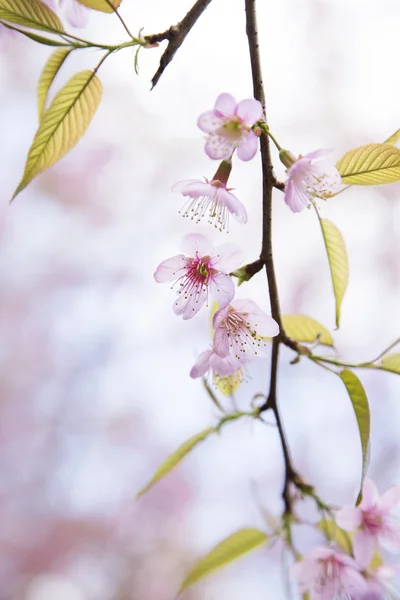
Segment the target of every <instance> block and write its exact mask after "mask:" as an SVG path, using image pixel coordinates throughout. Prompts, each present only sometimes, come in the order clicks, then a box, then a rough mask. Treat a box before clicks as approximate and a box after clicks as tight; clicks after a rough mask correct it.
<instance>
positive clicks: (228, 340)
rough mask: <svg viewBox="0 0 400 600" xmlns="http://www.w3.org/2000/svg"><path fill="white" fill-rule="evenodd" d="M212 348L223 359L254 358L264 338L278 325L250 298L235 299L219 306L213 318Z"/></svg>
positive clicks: (276, 328) (274, 331) (243, 360)
mask: <svg viewBox="0 0 400 600" xmlns="http://www.w3.org/2000/svg"><path fill="white" fill-rule="evenodd" d="M213 328H214V329H215V333H214V343H213V346H214V351H215V352H216V354H218V356H221V357H222V358H225V357H227V356H229V355H230V356H232V357H234V358H235V359H237V360H239V361H240V362H245V361H247V360H250V359H252V358H255V357H256V356H257V355H258V354H259V353H260V352H263V346H266V343H265V340H263V339H262V338H263V337H264V338H265V337H274V336H275V335H278V333H279V326H278V323H277V322H276V321H274V319H273V318H272V317H269V316H268V315H266V314H265V313H264V312H263V311H262V310H261V309H260V308H259V307H258V306H257V304H256V303H255V302H253V301H252V300H235V301H234V302H232V304H231V305H230V306H225V308H224V307H222V308H220V309H219V310H218V311H217V312H216V313H215V315H214V318H213Z"/></svg>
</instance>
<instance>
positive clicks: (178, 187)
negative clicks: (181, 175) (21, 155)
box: [171, 179, 205, 194]
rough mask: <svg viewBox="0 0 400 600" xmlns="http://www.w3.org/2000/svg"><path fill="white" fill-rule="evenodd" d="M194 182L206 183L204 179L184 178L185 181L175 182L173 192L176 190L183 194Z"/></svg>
mask: <svg viewBox="0 0 400 600" xmlns="http://www.w3.org/2000/svg"><path fill="white" fill-rule="evenodd" d="M193 183H205V182H204V181H201V180H199V179H184V180H183V181H178V182H177V183H174V185H173V186H172V188H171V192H174V193H175V192H176V193H178V194H182V190H184V189H185V188H187V186H188V185H191V184H193Z"/></svg>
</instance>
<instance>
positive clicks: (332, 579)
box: [291, 548, 367, 600]
mask: <svg viewBox="0 0 400 600" xmlns="http://www.w3.org/2000/svg"><path fill="white" fill-rule="evenodd" d="M291 575H292V577H293V578H294V579H296V580H297V581H298V583H299V588H300V592H301V593H307V592H308V593H309V598H310V600H341V599H344V598H353V597H356V598H358V597H359V595H362V594H363V593H364V591H367V585H366V582H365V580H364V578H363V576H362V575H361V573H360V567H359V565H358V564H357V563H356V561H355V560H354V559H352V558H350V556H347V555H345V554H339V553H338V552H336V551H335V550H332V549H330V548H315V549H314V550H313V551H312V552H310V554H309V555H308V556H306V557H305V558H304V559H303V560H302V561H300V562H297V563H296V564H294V565H293V567H292V568H291Z"/></svg>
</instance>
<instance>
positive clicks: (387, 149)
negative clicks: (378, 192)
mask: <svg viewBox="0 0 400 600" xmlns="http://www.w3.org/2000/svg"><path fill="white" fill-rule="evenodd" d="M396 133H397V132H396ZM395 135H396V134H394V136H395ZM394 136H392V137H393V138H394ZM390 139H391V138H389V140H390ZM336 168H337V169H338V171H339V173H340V175H341V176H342V181H343V183H347V184H350V185H381V184H383V183H392V182H394V181H400V150H399V149H398V148H396V146H393V145H391V143H385V144H367V145H366V146H360V147H359V148H354V149H353V150H349V151H348V152H346V154H345V155H344V156H342V158H341V159H340V160H339V162H338V163H337V165H336Z"/></svg>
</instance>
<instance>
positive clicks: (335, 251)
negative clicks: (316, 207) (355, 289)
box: [318, 215, 349, 327]
mask: <svg viewBox="0 0 400 600" xmlns="http://www.w3.org/2000/svg"><path fill="white" fill-rule="evenodd" d="M318 218H319V222H320V225H321V230H322V235H323V236H324V242H325V248H326V252H327V255H328V261H329V267H330V270H331V276H332V284H333V292H334V294H335V301H336V327H339V323H340V308H341V306H342V301H343V297H344V294H345V291H346V288H347V284H348V281H349V263H348V259H347V252H346V246H345V243H344V240H343V236H342V234H341V233H340V231H339V229H338V228H337V227H336V225H334V224H333V223H331V221H328V220H327V219H321V218H320V217H319V215H318Z"/></svg>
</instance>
